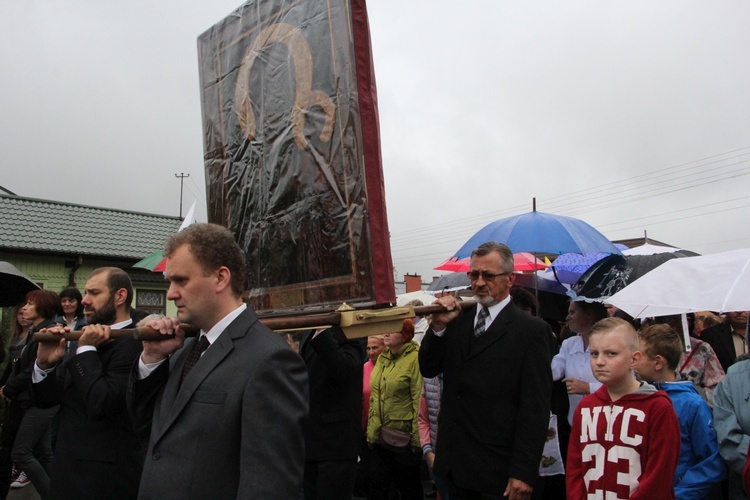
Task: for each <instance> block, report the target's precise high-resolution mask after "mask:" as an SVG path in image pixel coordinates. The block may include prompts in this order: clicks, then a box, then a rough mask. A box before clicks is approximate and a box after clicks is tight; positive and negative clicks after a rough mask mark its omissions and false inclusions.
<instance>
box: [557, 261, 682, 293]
mask: <svg viewBox="0 0 750 500" xmlns="http://www.w3.org/2000/svg"><path fill="white" fill-rule="evenodd" d="M679 257H687V255H684V254H681V253H680V252H669V253H658V254H653V255H625V256H623V255H610V256H607V257H605V258H604V259H602V260H600V261H599V262H597V263H596V264H594V265H593V266H591V267H590V268H589V270H588V271H586V272H585V273H584V274H583V276H581V279H580V280H578V282H577V283H576V284H575V285H573V286H572V290H573V291H574V292H575V293H576V294H577V295H578V296H579V297H586V298H589V299H598V300H601V301H604V300H607V299H609V297H611V296H612V295H614V294H615V293H617V292H619V291H620V290H622V289H623V288H625V287H626V286H628V285H629V284H630V283H633V282H634V281H635V280H637V279H638V278H640V277H641V276H643V275H644V274H646V273H648V272H650V271H652V270H654V269H656V268H657V267H659V266H661V265H662V264H664V263H665V262H667V261H669V260H672V259H677V258H679Z"/></svg>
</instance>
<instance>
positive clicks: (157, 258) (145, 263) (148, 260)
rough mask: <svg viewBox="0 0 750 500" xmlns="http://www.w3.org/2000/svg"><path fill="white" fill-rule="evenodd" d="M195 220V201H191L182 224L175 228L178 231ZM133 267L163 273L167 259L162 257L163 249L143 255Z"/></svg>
mask: <svg viewBox="0 0 750 500" xmlns="http://www.w3.org/2000/svg"><path fill="white" fill-rule="evenodd" d="M195 222H196V219H195V202H193V204H192V205H191V206H190V210H188V213H187V215H186V216H185V218H184V219H183V220H182V224H180V227H179V229H177V232H178V233H179V232H180V231H182V230H183V229H185V228H186V227H188V226H189V225H190V224H193V223H195ZM133 267H140V268H141V269H148V270H149V271H153V272H155V273H163V272H164V271H166V269H167V259H166V258H165V257H164V251H163V250H157V251H156V252H154V253H152V254H151V255H149V256H148V257H145V258H143V259H141V260H139V261H138V262H136V263H135V264H133Z"/></svg>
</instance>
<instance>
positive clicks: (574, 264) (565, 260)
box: [545, 252, 611, 285]
mask: <svg viewBox="0 0 750 500" xmlns="http://www.w3.org/2000/svg"><path fill="white" fill-rule="evenodd" d="M609 255H611V254H608V253H603V252H593V253H584V254H580V253H564V254H562V255H560V256H559V257H558V258H556V259H555V260H554V262H552V266H551V269H549V270H548V271H547V272H546V273H545V274H551V275H553V279H555V278H556V279H557V281H559V282H560V283H567V284H569V285H573V284H575V283H578V280H579V279H581V276H583V275H584V273H585V272H586V271H588V270H589V269H590V268H591V266H593V265H594V264H596V263H597V262H599V261H600V260H602V259H603V258H605V257H608V256H609Z"/></svg>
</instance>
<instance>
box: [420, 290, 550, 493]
mask: <svg viewBox="0 0 750 500" xmlns="http://www.w3.org/2000/svg"><path fill="white" fill-rule="evenodd" d="M475 314H476V306H475V307H471V308H469V309H467V310H465V311H462V313H461V314H460V315H459V317H458V318H456V319H455V320H454V321H452V322H451V323H450V324H449V325H448V326H447V328H446V331H445V333H444V335H443V336H442V337H437V336H435V334H434V332H433V331H432V329H431V328H430V329H429V330H427V334H426V336H425V338H424V340H423V341H422V347H421V348H420V351H419V364H420V369H421V371H422V375H423V376H424V377H435V376H436V375H438V374H439V373H441V372H442V373H443V395H442V399H441V405H440V416H439V420H438V435H437V446H436V450H435V471H436V472H437V473H439V474H441V475H443V476H448V477H450V478H451V479H452V480H453V481H454V482H455V483H456V485H458V486H460V487H462V488H467V489H471V490H477V491H481V492H487V493H492V494H495V495H500V494H502V492H503V491H504V490H505V487H506V486H507V482H508V478H509V477H513V478H516V479H520V480H521V481H523V482H525V483H527V484H530V485H534V483H535V480H536V477H537V472H538V470H539V462H540V459H541V455H542V449H543V448H544V443H545V441H546V438H547V429H548V426H549V417H550V398H551V392H552V371H551V369H550V363H551V357H550V353H551V345H550V343H551V342H552V335H551V331H550V327H549V325H547V323H545V322H544V321H542V320H540V319H538V318H533V317H531V316H529V315H528V314H526V313H524V312H522V311H520V310H519V309H517V308H516V307H515V306H514V305H513V303H509V304H508V305H507V306H505V308H503V310H502V311H501V312H500V314H499V315H498V316H497V318H495V320H494V321H493V322H492V324H491V325H490V326H489V327H488V328H487V330H486V331H485V332H484V333H483V334H482V335H481V336H480V337H479V338H478V339H475V338H474V337H473V330H474V317H475Z"/></svg>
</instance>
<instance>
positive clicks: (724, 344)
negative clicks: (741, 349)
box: [700, 322, 737, 373]
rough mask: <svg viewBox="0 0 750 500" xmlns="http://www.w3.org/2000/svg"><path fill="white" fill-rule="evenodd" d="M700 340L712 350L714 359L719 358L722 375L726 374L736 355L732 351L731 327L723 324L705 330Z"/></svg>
mask: <svg viewBox="0 0 750 500" xmlns="http://www.w3.org/2000/svg"><path fill="white" fill-rule="evenodd" d="M700 340H702V341H704V342H706V343H708V345H710V346H711V347H712V348H713V350H714V352H715V353H716V357H717V358H719V363H721V367H722V368H724V373H726V372H727V370H728V369H729V367H730V366H732V365H733V364H734V360H735V359H737V353H736V352H735V350H734V339H733V335H732V325H730V324H729V323H726V322H725V323H721V324H720V325H714V326H712V327H709V328H706V329H705V330H703V331H702V332H701V336H700Z"/></svg>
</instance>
